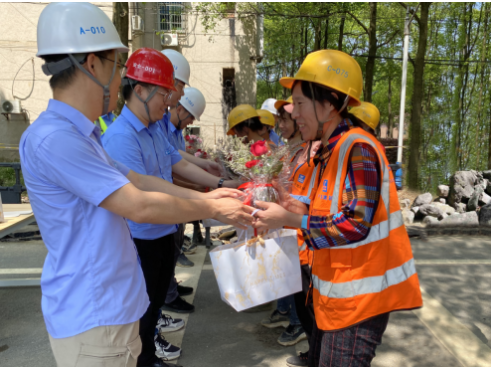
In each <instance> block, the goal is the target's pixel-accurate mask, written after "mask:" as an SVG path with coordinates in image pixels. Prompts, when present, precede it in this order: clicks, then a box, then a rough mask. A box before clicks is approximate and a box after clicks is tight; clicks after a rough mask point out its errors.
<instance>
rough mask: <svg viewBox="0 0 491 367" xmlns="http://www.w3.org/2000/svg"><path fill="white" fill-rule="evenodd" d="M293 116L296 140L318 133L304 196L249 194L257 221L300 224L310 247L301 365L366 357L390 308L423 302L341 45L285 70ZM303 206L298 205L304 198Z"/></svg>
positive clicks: (382, 161)
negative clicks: (262, 198) (265, 198)
mask: <svg viewBox="0 0 491 367" xmlns="http://www.w3.org/2000/svg"><path fill="white" fill-rule="evenodd" d="M280 83H281V85H282V86H283V87H286V88H291V89H292V91H293V93H292V96H293V104H294V108H293V111H292V118H294V119H295V120H296V122H297V124H298V126H299V129H300V133H301V134H302V138H303V139H304V140H309V141H313V140H316V139H320V140H321V142H322V146H321V147H320V148H319V150H318V152H317V154H316V156H315V157H314V160H313V161H314V163H315V164H316V166H317V172H316V176H315V181H316V186H315V188H314V189H313V190H312V193H311V195H310V197H309V198H310V201H309V203H308V205H305V204H303V203H299V204H298V205H297V206H292V205H289V207H288V208H289V211H287V210H285V209H284V208H283V207H282V206H280V205H278V204H275V203H264V202H256V204H257V205H258V206H259V207H262V208H263V209H265V210H263V211H260V212H258V213H257V214H256V215H255V216H256V218H257V219H256V223H255V224H254V226H255V227H256V228H257V229H258V230H265V229H272V228H280V227H283V226H289V227H293V228H301V229H302V234H303V238H304V240H305V243H306V245H307V246H308V247H309V249H310V250H312V251H313V254H314V256H313V261H312V277H311V279H312V281H311V288H310V292H309V297H308V298H307V301H308V302H311V301H312V302H313V305H314V313H315V324H314V328H313V332H312V337H311V339H310V352H309V366H315V367H317V366H336V367H344V366H351V367H356V366H369V365H370V363H371V360H372V359H373V357H374V355H375V349H376V347H377V346H378V345H380V343H381V341H382V335H383V333H384V332H385V329H386V327H387V323H388V320H389V314H390V312H392V311H396V310H411V309H414V308H419V307H421V306H422V298H421V291H420V288H419V280H418V275H417V273H416V269H415V265H414V259H413V255H412V250H411V245H410V242H409V237H408V235H407V232H406V229H405V227H404V222H403V219H402V215H401V211H400V207H399V201H398V196H397V189H396V187H395V184H394V181H393V177H392V176H391V173H390V170H389V169H388V166H389V163H388V161H387V158H386V157H385V155H384V154H383V152H382V151H381V150H380V149H379V146H378V142H377V141H376V139H375V138H374V137H373V135H371V134H369V133H367V132H366V131H364V130H363V129H360V128H357V127H355V126H353V124H352V122H351V121H350V120H349V118H348V112H347V109H346V107H347V106H358V105H360V94H361V90H362V86H363V80H362V72H361V68H360V66H359V65H358V63H357V62H356V60H355V59H354V58H353V57H351V56H350V55H348V54H345V53H343V52H341V51H335V50H321V51H317V52H313V53H311V54H309V55H308V56H307V57H306V59H305V61H304V62H303V63H302V65H301V67H300V69H299V70H298V72H297V74H296V75H295V77H293V78H282V79H281V80H280ZM302 205H303V206H302Z"/></svg>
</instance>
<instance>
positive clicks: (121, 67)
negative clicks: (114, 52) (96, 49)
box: [99, 56, 128, 78]
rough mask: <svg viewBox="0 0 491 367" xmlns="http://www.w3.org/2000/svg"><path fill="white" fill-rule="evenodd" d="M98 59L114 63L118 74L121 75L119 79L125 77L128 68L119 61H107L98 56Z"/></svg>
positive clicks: (105, 58)
mask: <svg viewBox="0 0 491 367" xmlns="http://www.w3.org/2000/svg"><path fill="white" fill-rule="evenodd" d="M99 58H100V59H104V60H107V61H111V62H115V63H116V65H117V66H118V69H119V74H120V75H121V78H124V77H125V76H126V71H127V70H128V68H127V67H126V66H125V65H124V64H122V63H120V62H119V61H114V60H111V59H108V58H107V57H104V56H99Z"/></svg>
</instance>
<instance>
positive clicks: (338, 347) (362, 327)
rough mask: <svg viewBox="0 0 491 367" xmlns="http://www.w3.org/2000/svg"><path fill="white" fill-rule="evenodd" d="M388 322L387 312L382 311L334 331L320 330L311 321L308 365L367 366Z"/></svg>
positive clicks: (331, 366) (328, 366)
mask: <svg viewBox="0 0 491 367" xmlns="http://www.w3.org/2000/svg"><path fill="white" fill-rule="evenodd" d="M388 322H389V314H388V313H385V314H382V315H379V316H375V317H373V318H371V319H369V320H367V321H364V322H362V323H360V324H357V325H355V326H351V327H349V328H347V329H343V330H339V331H334V332H328V331H322V330H319V329H318V328H317V325H316V324H315V323H314V330H313V333H312V340H311V344H310V350H309V367H366V366H370V364H371V362H372V359H373V357H375V349H376V348H377V346H378V345H380V344H381V343H382V335H383V334H384V332H385V329H386V328H387V323H388Z"/></svg>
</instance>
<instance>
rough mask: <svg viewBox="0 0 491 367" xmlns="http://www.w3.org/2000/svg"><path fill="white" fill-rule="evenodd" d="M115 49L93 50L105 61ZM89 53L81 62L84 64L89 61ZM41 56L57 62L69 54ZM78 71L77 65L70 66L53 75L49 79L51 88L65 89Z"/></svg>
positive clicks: (48, 61) (46, 59) (46, 60)
mask: <svg viewBox="0 0 491 367" xmlns="http://www.w3.org/2000/svg"><path fill="white" fill-rule="evenodd" d="M112 51H113V50H106V51H99V52H91V53H93V54H94V55H95V56H97V57H98V58H100V59H101V61H102V62H103V63H104V62H105V61H106V60H105V59H104V58H105V57H108V56H109V55H110V53H112ZM88 55H89V54H86V55H85V57H84V59H83V61H82V62H81V64H84V63H85V62H86V61H87V56H88ZM41 58H42V59H43V60H44V61H45V62H46V63H50V62H57V61H60V60H63V59H66V58H68V55H67V54H61V55H45V56H41ZM76 71H77V67H76V66H75V65H72V66H70V67H69V68H68V69H65V70H63V71H62V72H60V73H58V74H55V75H52V76H51V78H50V79H49V86H50V87H51V89H57V88H59V89H63V88H66V87H68V86H69V85H70V84H71V83H72V81H73V78H74V77H75V73H76Z"/></svg>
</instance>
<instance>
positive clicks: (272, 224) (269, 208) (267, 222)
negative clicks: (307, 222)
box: [254, 201, 302, 231]
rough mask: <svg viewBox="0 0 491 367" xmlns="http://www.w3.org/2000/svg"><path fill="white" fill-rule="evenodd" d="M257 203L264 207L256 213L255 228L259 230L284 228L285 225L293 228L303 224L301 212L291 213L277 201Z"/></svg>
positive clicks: (259, 206)
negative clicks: (276, 202)
mask: <svg viewBox="0 0 491 367" xmlns="http://www.w3.org/2000/svg"><path fill="white" fill-rule="evenodd" d="M255 205H256V206H257V207H258V208H260V209H263V210H261V211H259V212H257V213H256V214H255V215H254V217H255V218H256V221H255V223H254V228H257V230H258V231H264V230H266V229H276V228H282V227H284V226H288V227H293V228H300V227H301V226H302V215H301V214H296V213H291V212H289V211H287V210H285V209H284V208H283V207H281V206H280V205H278V204H275V203H267V202H264V201H256V202H255Z"/></svg>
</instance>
